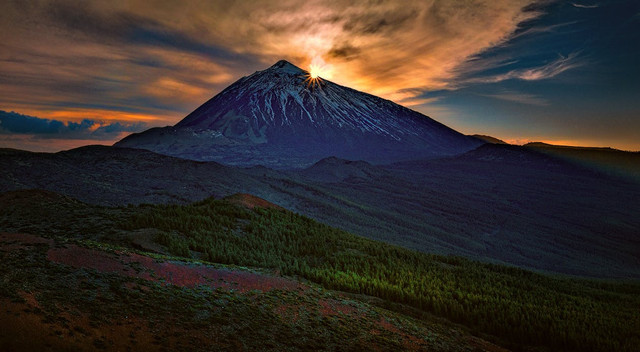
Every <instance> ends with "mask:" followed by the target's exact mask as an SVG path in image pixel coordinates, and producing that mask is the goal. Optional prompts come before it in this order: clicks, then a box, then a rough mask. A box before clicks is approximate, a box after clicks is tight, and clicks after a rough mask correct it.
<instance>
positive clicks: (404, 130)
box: [116, 60, 482, 168]
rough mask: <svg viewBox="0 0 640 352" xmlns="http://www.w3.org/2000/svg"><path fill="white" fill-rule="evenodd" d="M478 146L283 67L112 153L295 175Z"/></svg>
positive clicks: (244, 81)
mask: <svg viewBox="0 0 640 352" xmlns="http://www.w3.org/2000/svg"><path fill="white" fill-rule="evenodd" d="M481 143H482V142H481V141H479V140H477V139H475V138H472V137H468V136H464V135H462V134H460V133H458V132H456V131H454V130H452V129H450V128H448V127H446V126H444V125H442V124H440V123H439V122H436V121H434V120H432V119H430V118H429V117H427V116H424V115H422V114H420V113H418V112H416V111H413V110H410V109H408V108H405V107H403V106H400V105H398V104H395V103H393V102H391V101H388V100H384V99H381V98H379V97H376V96H373V95H370V94H366V93H362V92H358V91H356V90H353V89H350V88H347V87H343V86H340V85H338V84H335V83H332V82H329V81H326V80H322V79H316V80H312V79H310V78H309V75H308V73H307V72H306V71H303V70H301V69H300V68H298V67H296V66H294V65H292V64H290V63H289V62H287V61H284V60H282V61H279V62H277V63H276V64H275V65H273V66H271V67H270V68H268V69H266V70H263V71H258V72H256V73H254V74H252V75H250V76H247V77H243V78H241V79H240V80H238V81H237V82H235V83H233V84H232V85H231V86H229V87H228V88H226V89H225V90H223V91H222V92H221V93H220V94H218V95H216V96H215V97H213V98H212V99H211V100H209V101H207V102H206V103H205V104H203V105H202V106H200V107H199V108H198V109H196V110H195V111H193V112H192V113H191V114H189V115H188V116H187V117H185V118H184V119H183V120H182V121H180V122H179V123H178V124H176V125H175V126H173V127H165V128H156V129H151V130H148V131H145V132H142V133H139V134H133V135H131V136H129V137H127V138H124V139H123V140H121V141H120V142H118V143H116V146H119V147H131V148H143V149H149V150H152V151H155V152H158V153H161V154H167V155H173V156H178V157H182V158H186V159H194V160H214V161H219V162H223V163H226V164H232V165H242V166H247V165H265V166H270V167H276V168H295V167H304V166H309V165H311V164H313V163H314V162H316V161H318V160H320V159H322V158H325V157H329V156H337V157H340V158H345V159H352V160H359V159H362V160H366V161H369V162H374V163H388V162H393V161H400V160H409V159H416V158H428V157H435V156H443V155H455V154H460V153H463V152H465V151H468V150H471V149H473V148H474V147H477V146H478V145H480V144H481Z"/></svg>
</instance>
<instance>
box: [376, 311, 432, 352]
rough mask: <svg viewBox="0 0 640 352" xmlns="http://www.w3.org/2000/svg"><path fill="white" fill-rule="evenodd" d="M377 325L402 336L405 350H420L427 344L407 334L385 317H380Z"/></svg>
mask: <svg viewBox="0 0 640 352" xmlns="http://www.w3.org/2000/svg"><path fill="white" fill-rule="evenodd" d="M378 326H379V327H381V328H382V329H384V330H386V331H388V332H390V333H393V334H395V335H397V336H400V337H402V339H403V341H404V348H405V349H406V350H407V351H421V350H423V349H424V348H425V346H427V345H428V344H427V342H426V341H424V340H423V339H420V338H418V337H416V336H414V335H410V334H407V333H406V332H404V331H402V330H400V329H399V328H398V327H396V326H395V325H393V324H392V323H391V322H389V321H388V320H387V319H385V318H381V319H380V321H378Z"/></svg>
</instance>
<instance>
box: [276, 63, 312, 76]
mask: <svg viewBox="0 0 640 352" xmlns="http://www.w3.org/2000/svg"><path fill="white" fill-rule="evenodd" d="M269 70H273V71H279V72H285V73H289V74H293V75H300V74H304V73H306V71H305V70H303V69H301V68H300V67H298V66H296V65H294V64H292V63H290V62H289V61H287V60H280V61H278V62H276V63H275V64H274V65H273V66H271V67H269Z"/></svg>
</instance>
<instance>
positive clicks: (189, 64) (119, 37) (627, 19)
mask: <svg viewBox="0 0 640 352" xmlns="http://www.w3.org/2000/svg"><path fill="white" fill-rule="evenodd" d="M638 43H640V1H637V0H629V1H621V0H606V1H605V0H599V1H598V0H576V1H575V2H572V1H560V0H556V1H553V0H543V1H531V0H441V1H440V0H422V1H411V0H404V1H384V0H377V1H376V0H369V1H344V0H323V1H314V0H311V1H293V0H280V1H266V0H265V1H261V0H256V1H250V0H245V1H233V2H232V1H211V0H201V1H188V0H185V1H167V0H157V1H153V0H145V1H142V0H137V1H134V0H111V1H47V0H15V1H14V0H3V1H2V2H1V3H0V147H10V148H18V149H27V150H34V151H57V150H63V149H69V148H73V147H78V146H81V145H86V144H112V143H114V142H115V141H117V140H119V139H120V138H122V137H124V136H126V135H127V134H129V133H131V132H137V131H142V130H144V129H146V128H150V127H155V126H166V125H173V124H175V123H177V122H178V121H180V120H181V119H182V118H184V117H185V116H186V115H187V114H188V113H189V112H191V111H192V110H194V109H195V108H197V107H198V106H199V105H201V104H203V103H204V102H205V101H207V100H208V99H210V98H211V97H212V96H214V95H215V94H217V93H218V92H220V91H221V90H222V89H224V88H225V87H227V86H228V85H230V84H231V83H233V82H234V81H236V80H238V79H239V78H241V77H243V76H246V75H249V74H252V73H253V72H255V71H257V70H263V69H265V68H268V67H269V66H271V65H273V64H274V63H275V62H277V61H278V60H280V59H286V60H288V61H290V62H292V63H293V64H295V65H297V66H299V67H301V68H303V69H308V68H309V67H310V66H311V65H312V64H313V65H314V67H317V68H318V69H319V71H320V76H321V77H322V78H324V79H329V80H331V81H333V82H336V83H339V84H342V85H345V86H349V87H352V88H355V89H358V90H362V91H365V92H368V93H371V94H375V95H379V96H381V97H383V98H386V99H391V100H393V101H395V102H397V103H399V104H402V105H405V106H408V107H410V108H412V109H414V110H417V111H419V112H422V113H424V114H425V115H428V116H430V117H432V118H434V119H435V120H438V121H440V122H442V123H444V124H446V125H448V126H449V127H452V128H454V129H456V130H458V131H460V132H462V133H466V134H485V135H491V136H494V137H497V138H500V139H503V140H506V141H508V142H511V143H517V144H523V143H527V142H531V141H544V142H548V143H554V144H565V145H580V146H611V147H615V148H619V149H623V150H634V151H635V150H640V64H639V63H640V45H638Z"/></svg>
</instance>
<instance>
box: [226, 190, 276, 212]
mask: <svg viewBox="0 0 640 352" xmlns="http://www.w3.org/2000/svg"><path fill="white" fill-rule="evenodd" d="M224 199H225V200H227V201H228V202H229V203H232V204H235V205H239V206H242V207H245V208H249V209H253V208H255V207H258V208H273V209H280V210H284V208H283V207H281V206H279V205H276V204H273V203H271V202H269V201H267V200H264V199H262V198H259V197H256V196H254V195H251V194H247V193H236V194H233V195H230V196H228V197H225V198H224Z"/></svg>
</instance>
